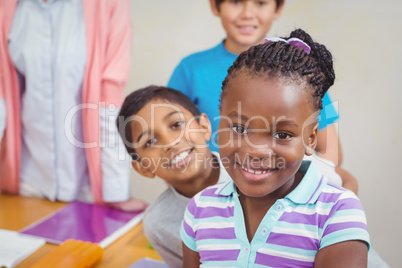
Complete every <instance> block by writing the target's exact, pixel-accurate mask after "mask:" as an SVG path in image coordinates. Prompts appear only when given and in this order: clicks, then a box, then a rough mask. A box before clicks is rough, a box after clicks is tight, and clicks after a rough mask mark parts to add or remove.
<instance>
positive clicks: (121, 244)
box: [0, 194, 160, 268]
mask: <svg viewBox="0 0 402 268" xmlns="http://www.w3.org/2000/svg"><path fill="white" fill-rule="evenodd" d="M65 205H66V203H63V202H51V201H49V200H46V199H40V198H34V197H23V196H13V195H4V194H0V228H1V229H7V230H13V231H19V230H21V229H22V228H24V227H26V226H28V225H29V224H32V223H34V222H35V221H37V220H39V219H42V218H43V217H45V216H47V215H49V214H50V213H52V212H54V211H56V210H57V209H59V208H61V207H63V206H65ZM55 247H57V245H54V244H49V243H46V244H45V245H43V246H42V247H41V248H39V249H38V250H37V251H36V252H35V253H33V254H32V255H31V256H29V257H28V258H26V259H25V260H24V261H22V262H21V263H20V264H19V265H17V266H16V268H23V267H30V266H31V265H32V264H34V263H35V262H37V261H38V260H39V259H41V258H42V257H43V256H45V255H46V254H47V253H49V252H50V251H51V250H53V249H54V248H55ZM143 257H150V258H154V259H159V260H160V257H159V256H158V254H157V253H156V251H155V250H153V249H150V248H149V247H148V241H147V239H146V237H145V235H144V233H143V232H142V224H139V225H137V226H135V227H134V228H132V229H131V230H130V231H128V232H127V233H126V234H124V235H123V236H122V237H120V238H118V239H117V240H116V241H115V242H113V243H112V244H111V245H110V246H108V247H107V248H106V249H104V252H103V258H102V260H101V262H100V263H98V264H97V265H96V266H95V267H96V268H98V267H111V268H120V267H121V268H125V267H127V266H129V265H131V264H132V263H134V262H136V261H137V260H139V259H140V258H143Z"/></svg>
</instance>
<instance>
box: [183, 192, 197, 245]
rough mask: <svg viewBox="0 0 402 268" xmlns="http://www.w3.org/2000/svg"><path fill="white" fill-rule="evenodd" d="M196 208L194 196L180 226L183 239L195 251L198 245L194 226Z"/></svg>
mask: <svg viewBox="0 0 402 268" xmlns="http://www.w3.org/2000/svg"><path fill="white" fill-rule="evenodd" d="M195 208H196V203H195V200H194V197H193V198H192V199H191V200H190V202H189V203H188V205H187V208H186V211H185V212H184V219H183V222H182V225H181V228H180V236H181V240H182V241H183V243H184V244H185V245H186V246H187V247H188V248H189V249H191V250H193V251H197V249H196V248H197V246H196V243H195V232H194V228H193V226H194V211H195Z"/></svg>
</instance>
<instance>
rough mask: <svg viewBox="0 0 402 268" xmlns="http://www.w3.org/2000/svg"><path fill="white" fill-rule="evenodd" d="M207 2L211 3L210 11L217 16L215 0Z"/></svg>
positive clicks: (217, 9)
mask: <svg viewBox="0 0 402 268" xmlns="http://www.w3.org/2000/svg"><path fill="white" fill-rule="evenodd" d="M209 4H210V5H211V10H212V13H214V15H215V16H218V17H219V15H220V13H219V7H218V6H217V5H216V0H209Z"/></svg>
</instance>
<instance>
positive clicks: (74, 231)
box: [20, 201, 144, 248]
mask: <svg viewBox="0 0 402 268" xmlns="http://www.w3.org/2000/svg"><path fill="white" fill-rule="evenodd" d="M143 215H144V212H143V211H139V212H125V211H121V210H118V209H114V208H112V207H109V206H107V205H101V204H88V203H83V202H78V201H74V202H71V203H69V204H68V205H66V206H64V207H63V208H61V209H59V210H58V211H56V212H54V213H53V214H50V215H49V216H48V217H45V218H44V219H42V220H39V221H38V222H36V223H34V224H32V225H30V226H28V227H26V228H24V229H23V230H21V231H20V232H21V233H23V234H27V235H31V236H37V237H42V238H44V239H46V241H47V242H49V243H53V244H61V243H63V242H64V241H65V240H67V239H74V240H81V241H86V242H92V243H98V244H99V245H100V246H101V247H102V248H105V247H107V246H108V245H110V244H111V243H112V242H113V241H115V240H116V239H117V238H119V237H120V236H122V235H123V234H124V233H126V232H127V231H129V230H130V229H131V228H133V227H134V226H136V225H137V224H138V223H139V222H140V221H141V220H142V218H143Z"/></svg>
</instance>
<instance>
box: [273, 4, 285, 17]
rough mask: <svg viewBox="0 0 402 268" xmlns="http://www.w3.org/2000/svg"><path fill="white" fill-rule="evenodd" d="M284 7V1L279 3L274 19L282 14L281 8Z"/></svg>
mask: <svg viewBox="0 0 402 268" xmlns="http://www.w3.org/2000/svg"><path fill="white" fill-rule="evenodd" d="M284 5H285V0H283V1H282V2H281V4H280V5H279V6H277V7H276V10H275V15H274V19H275V20H277V19H279V17H280V16H281V14H282V10H283V6H284Z"/></svg>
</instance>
